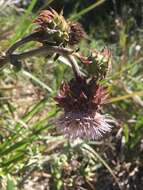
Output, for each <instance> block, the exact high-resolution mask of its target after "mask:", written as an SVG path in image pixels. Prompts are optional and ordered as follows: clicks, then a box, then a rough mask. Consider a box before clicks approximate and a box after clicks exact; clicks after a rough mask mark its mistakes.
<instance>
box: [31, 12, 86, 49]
mask: <svg viewBox="0 0 143 190" xmlns="http://www.w3.org/2000/svg"><path fill="white" fill-rule="evenodd" d="M33 23H35V24H36V25H38V28H37V29H36V31H39V32H41V33H42V36H41V38H39V41H41V42H42V43H45V42H46V43H47V42H48V43H53V44H54V45H63V46H65V45H67V44H69V45H74V44H77V43H79V41H80V40H81V39H82V38H83V37H84V36H85V32H84V30H83V28H82V26H81V25H80V24H79V23H74V22H69V21H66V20H65V18H64V17H63V15H62V13H61V14H58V13H57V12H56V11H55V10H53V9H51V10H43V11H42V12H41V13H40V14H39V16H38V18H36V19H35V20H34V21H33Z"/></svg>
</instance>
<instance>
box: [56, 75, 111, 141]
mask: <svg viewBox="0 0 143 190" xmlns="http://www.w3.org/2000/svg"><path fill="white" fill-rule="evenodd" d="M107 95H108V93H107V89H106V88H104V87H101V86H100V85H97V84H96V83H95V80H94V78H92V79H91V80H88V79H86V78H84V77H83V78H80V79H79V80H78V81H77V80H75V79H72V80H71V81H70V82H69V83H62V85H61V87H60V91H59V93H58V95H57V97H55V100H56V101H57V103H58V106H59V107H62V108H63V109H64V114H63V115H62V116H61V117H60V118H59V119H58V120H57V125H58V129H59V131H60V132H62V133H63V134H65V135H66V136H68V137H70V138H77V137H79V138H85V139H98V138H99V137H101V136H102V134H104V133H105V132H109V131H110V130H111V126H110V125H109V124H108V123H107V122H106V121H107V120H106V118H105V117H104V116H102V115H101V114H99V113H98V111H99V109H100V106H101V105H102V104H103V103H104V102H105V99H106V97H107Z"/></svg>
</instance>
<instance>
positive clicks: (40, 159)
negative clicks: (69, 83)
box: [0, 0, 143, 190]
mask: <svg viewBox="0 0 143 190" xmlns="http://www.w3.org/2000/svg"><path fill="white" fill-rule="evenodd" d="M48 7H52V8H54V9H55V10H57V11H58V12H60V11H61V10H62V9H63V12H64V16H65V17H66V18H68V19H69V20H76V21H78V22H80V23H82V25H83V27H84V28H85V31H86V33H87V38H86V39H84V40H83V41H82V42H81V43H80V45H79V47H80V50H81V51H82V52H84V53H85V54H86V53H87V52H88V50H89V48H95V49H102V48H103V47H104V46H108V47H110V48H111V51H112V54H113V65H112V73H111V75H110V76H109V77H108V79H107V81H106V82H107V84H108V86H109V87H110V101H109V103H108V104H106V105H105V106H104V112H105V113H108V114H109V115H111V116H113V117H114V118H115V119H116V124H115V126H114V128H113V130H112V134H111V135H110V136H109V137H108V138H106V139H102V140H101V141H90V142H84V141H75V142H72V143H70V142H69V141H67V140H66V139H64V137H62V136H59V135H58V134H56V131H55V129H54V126H52V125H51V124H50V123H49V121H50V120H51V119H52V118H55V117H56V116H57V115H58V112H59V110H57V108H56V106H55V102H54V100H53V96H54V95H55V94H56V92H57V89H58V87H59V84H60V82H61V81H62V80H63V79H64V78H69V76H68V68H67V66H66V65H65V64H63V63H61V60H60V59H59V60H57V61H56V62H53V60H50V59H44V58H39V57H34V58H31V59H27V60H25V61H23V69H22V70H21V71H19V72H17V71H15V70H14V69H12V68H11V67H10V66H6V67H5V68H3V69H2V70H0V189H2V190H5V189H6V190H16V189H24V190H30V189H31V190H48V189H50V190H51V189H52V190H95V189H97V190H118V189H125V190H142V187H143V175H142V171H143V99H142V96H143V52H142V49H143V1H142V0H98V1H95V0H88V1H87V0H60V1H59V0H5V1H4V0H0V53H1V55H2V54H3V53H4V52H5V50H6V49H7V48H8V47H9V46H10V45H12V44H13V43H14V42H15V41H16V40H18V39H19V38H21V37H23V36H24V35H26V34H28V33H30V32H31V30H32V27H33V25H32V24H31V20H32V19H33V18H35V17H36V15H37V14H38V13H39V11H40V10H42V9H48ZM32 47H34V43H29V44H28V45H26V46H24V47H22V48H21V51H24V50H25V49H27V48H32ZM59 63H60V64H59Z"/></svg>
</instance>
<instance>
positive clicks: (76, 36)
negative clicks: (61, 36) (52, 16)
mask: <svg viewBox="0 0 143 190" xmlns="http://www.w3.org/2000/svg"><path fill="white" fill-rule="evenodd" d="M69 27H70V31H69V44H70V45H75V44H78V43H79V42H80V41H81V40H82V39H83V38H84V37H85V35H86V34H85V31H84V29H83V27H82V25H81V24H80V23H78V22H70V23H69Z"/></svg>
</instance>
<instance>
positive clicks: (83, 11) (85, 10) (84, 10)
mask: <svg viewBox="0 0 143 190" xmlns="http://www.w3.org/2000/svg"><path fill="white" fill-rule="evenodd" d="M105 1H106V0H99V1H97V2H95V3H93V4H92V5H90V6H89V7H87V8H85V9H83V10H81V11H80V12H78V13H77V14H74V15H73V16H71V17H70V20H78V19H79V18H80V17H81V16H83V15H85V14H86V13H88V12H89V11H91V10H92V9H94V8H96V7H98V6H99V5H101V4H102V3H104V2H105Z"/></svg>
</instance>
